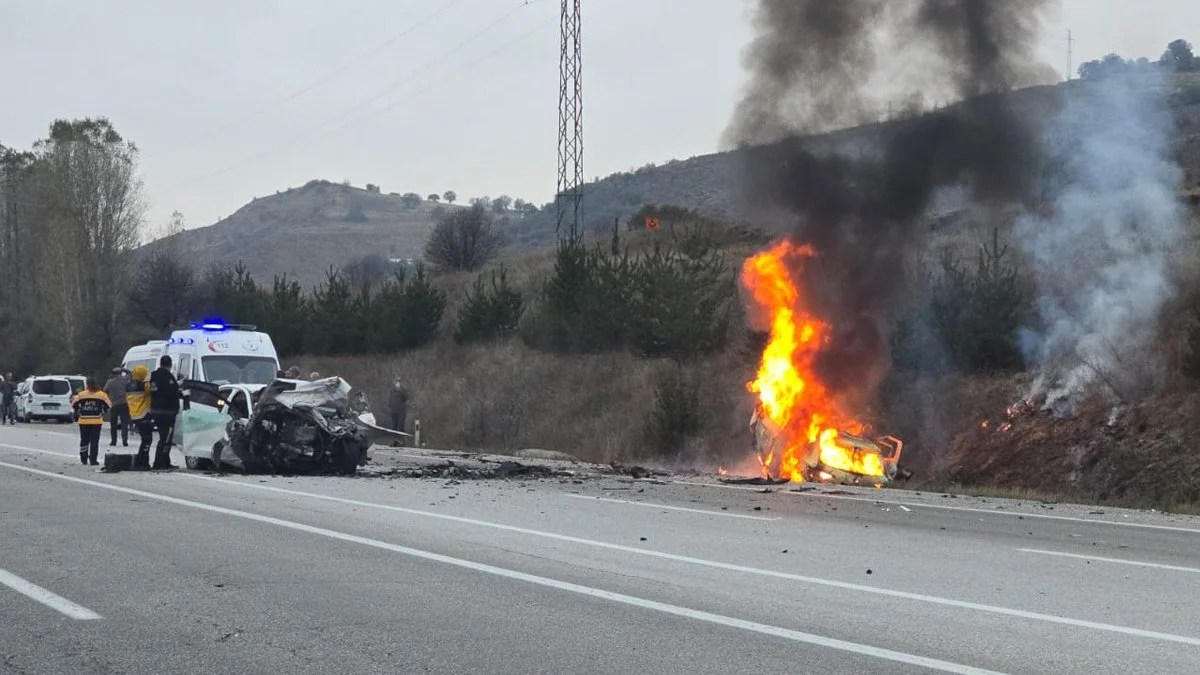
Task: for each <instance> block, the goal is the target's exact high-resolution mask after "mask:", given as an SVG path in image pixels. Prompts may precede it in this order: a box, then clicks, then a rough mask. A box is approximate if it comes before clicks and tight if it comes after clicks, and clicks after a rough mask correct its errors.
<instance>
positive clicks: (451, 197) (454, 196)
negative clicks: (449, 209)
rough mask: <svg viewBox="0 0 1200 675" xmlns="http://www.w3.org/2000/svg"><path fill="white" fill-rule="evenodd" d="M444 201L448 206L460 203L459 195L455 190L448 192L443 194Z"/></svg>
mask: <svg viewBox="0 0 1200 675" xmlns="http://www.w3.org/2000/svg"><path fill="white" fill-rule="evenodd" d="M442 199H445V200H446V202H447V203H448V204H453V203H454V202H456V201H458V193H457V192H455V191H454V190H446V191H445V192H444V193H442Z"/></svg>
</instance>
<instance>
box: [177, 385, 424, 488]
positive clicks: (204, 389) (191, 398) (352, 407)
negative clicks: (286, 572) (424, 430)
mask: <svg viewBox="0 0 1200 675" xmlns="http://www.w3.org/2000/svg"><path fill="white" fill-rule="evenodd" d="M185 392H186V395H187V398H186V401H187V404H186V405H187V408H186V410H185V412H184V413H183V415H181V420H180V423H181V426H183V427H184V430H185V433H184V447H183V452H184V456H185V457H186V458H187V464H188V467H189V468H208V467H216V468H222V467H230V468H234V469H239V470H242V471H246V472H251V473H265V472H272V473H332V474H353V473H355V471H356V470H357V468H358V467H359V466H361V465H362V464H364V463H366V460H367V451H368V450H369V449H370V447H371V446H372V445H373V444H374V443H375V442H376V441H377V440H379V439H381V438H385V437H392V438H403V437H407V436H408V434H405V433H403V432H399V431H392V430H390V429H384V428H382V427H379V426H377V425H376V424H375V417H374V415H373V414H371V412H370V410H369V408H368V405H367V402H366V397H365V396H363V395H361V394H355V393H354V392H353V390H352V389H351V387H350V384H349V383H347V382H346V381H345V380H343V379H341V378H338V377H331V378H326V379H322V380H316V381H312V382H307V381H302V380H275V381H274V382H272V383H271V384H268V385H266V386H265V387H262V386H260V387H256V388H248V387H246V386H238V385H232V386H228V385H227V386H225V387H219V386H216V385H212V384H209V383H204V382H193V381H189V382H186V383H185Z"/></svg>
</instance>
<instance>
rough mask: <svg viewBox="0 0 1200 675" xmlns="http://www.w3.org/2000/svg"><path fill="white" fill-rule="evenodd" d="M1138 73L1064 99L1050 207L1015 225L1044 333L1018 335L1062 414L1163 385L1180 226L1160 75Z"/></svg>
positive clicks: (1052, 147)
mask: <svg viewBox="0 0 1200 675" xmlns="http://www.w3.org/2000/svg"><path fill="white" fill-rule="evenodd" d="M1143 70H1144V71H1145V72H1139V73H1137V74H1134V75H1130V76H1126V77H1114V78H1111V79H1107V80H1103V81H1101V82H1097V83H1082V84H1080V85H1078V89H1076V90H1074V91H1072V92H1071V93H1070V94H1069V101H1068V103H1067V104H1066V105H1065V107H1064V109H1063V110H1062V112H1061V114H1060V115H1059V117H1058V119H1056V120H1055V122H1054V123H1053V124H1052V125H1051V127H1050V131H1049V133H1048V136H1047V139H1046V148H1047V154H1048V155H1049V157H1050V158H1051V159H1050V160H1049V162H1048V164H1047V166H1046V167H1043V170H1042V171H1041V172H1040V176H1041V177H1042V179H1043V182H1044V185H1043V188H1044V190H1045V191H1046V193H1047V196H1048V197H1049V199H1048V202H1049V208H1047V209H1045V210H1043V212H1042V213H1038V214H1030V215H1027V216H1025V217H1023V218H1022V219H1021V220H1020V221H1019V222H1018V224H1017V235H1018V238H1019V240H1020V241H1021V242H1022V245H1023V246H1024V248H1025V252H1026V253H1027V255H1028V257H1029V260H1030V263H1031V264H1032V266H1033V271H1034V274H1035V279H1036V283H1037V300H1036V303H1037V304H1036V307H1037V312H1038V315H1039V319H1040V325H1039V326H1038V327H1037V328H1028V329H1026V330H1025V331H1024V332H1023V336H1022V337H1023V346H1024V347H1025V348H1026V353H1027V356H1029V357H1030V359H1031V360H1032V361H1033V362H1034V363H1036V364H1038V365H1039V366H1040V367H1041V372H1042V375H1041V377H1039V378H1038V380H1037V382H1036V383H1035V385H1034V391H1033V392H1032V393H1033V394H1034V395H1035V396H1041V395H1043V394H1045V397H1046V398H1045V400H1046V404H1047V405H1048V406H1053V407H1055V408H1056V409H1057V410H1058V411H1059V412H1067V411H1068V410H1066V409H1064V408H1062V407H1061V406H1064V405H1065V406H1067V407H1068V408H1069V406H1071V405H1072V404H1073V402H1074V401H1075V400H1076V398H1077V395H1078V394H1079V393H1081V392H1082V391H1083V389H1084V388H1085V387H1088V386H1089V385H1092V384H1095V383H1099V384H1102V385H1103V386H1105V387H1107V388H1108V389H1109V390H1110V391H1111V392H1112V393H1114V394H1116V396H1117V397H1118V398H1124V399H1128V398H1129V397H1132V396H1136V395H1139V394H1140V393H1143V392H1144V391H1145V390H1146V389H1147V388H1149V387H1152V386H1154V385H1155V384H1156V383H1157V381H1156V380H1157V378H1158V377H1160V376H1161V366H1162V364H1161V362H1160V360H1159V359H1158V358H1157V357H1156V355H1155V353H1154V351H1153V345H1154V344H1155V341H1154V337H1155V335H1156V333H1157V328H1158V324H1159V318H1160V314H1161V312H1162V310H1163V307H1164V306H1165V304H1166V303H1167V302H1168V301H1169V300H1170V299H1171V297H1172V295H1173V294H1174V292H1175V289H1174V287H1173V284H1172V281H1171V278H1170V258H1171V255H1172V253H1173V252H1174V251H1177V250H1178V248H1179V246H1180V244H1181V243H1182V242H1183V238H1184V219H1183V211H1182V208H1181V206H1180V204H1179V201H1178V197H1177V194H1178V192H1177V189H1178V185H1179V181H1180V179H1181V172H1180V170H1179V167H1178V166H1177V165H1176V163H1175V161H1174V159H1173V157H1172V148H1171V140H1172V132H1173V123H1172V119H1171V116H1170V114H1169V112H1168V111H1167V109H1166V103H1165V100H1164V95H1163V91H1164V90H1163V87H1164V80H1165V78H1164V76H1163V75H1162V74H1160V73H1159V72H1158V71H1159V70H1160V69H1157V68H1147V69H1143Z"/></svg>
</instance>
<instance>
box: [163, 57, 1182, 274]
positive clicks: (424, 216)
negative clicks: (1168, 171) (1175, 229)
mask: <svg viewBox="0 0 1200 675" xmlns="http://www.w3.org/2000/svg"><path fill="white" fill-rule="evenodd" d="M1078 86H1084V83H1082V82H1080V81H1075V82H1071V83H1068V84H1065V85H1050V86H1042V87H1031V88H1028V89H1022V90H1018V91H1014V92H1009V93H1008V94H1004V96H1007V97H1010V99H1011V103H1012V104H1013V106H1014V107H1015V108H1017V109H1018V110H1019V111H1020V113H1019V114H1025V115H1044V114H1048V113H1049V112H1050V111H1051V110H1053V109H1054V108H1056V107H1057V105H1058V104H1059V103H1060V102H1061V96H1062V95H1063V94H1064V93H1066V92H1070V91H1071V88H1072V87H1078ZM1169 100H1170V103H1171V105H1172V111H1173V113H1174V115H1175V119H1176V134H1177V135H1176V153H1177V158H1178V160H1179V162H1180V164H1181V166H1182V168H1183V170H1184V185H1183V189H1184V191H1185V192H1186V193H1188V194H1189V195H1192V199H1193V203H1195V202H1196V201H1200V73H1197V74H1186V75H1182V74H1181V75H1180V76H1179V77H1178V78H1177V79H1176V82H1175V85H1174V91H1173V92H1172V93H1171V95H1170V98H1169ZM905 123H906V121H905V120H897V121H891V122H882V123H878V124H869V125H865V126H861V127H855V128H851V129H844V130H840V131H835V132H831V133H828V134H823V135H819V136H813V137H811V138H809V139H808V142H809V143H810V144H811V146H812V147H813V148H814V149H826V150H831V149H842V150H847V149H849V150H854V149H855V148H859V147H867V146H868V145H869V144H872V143H877V142H879V141H880V140H881V139H883V138H885V137H886V136H887V135H888V134H889V133H891V130H892V129H893V128H894V126H895V125H898V124H905ZM744 175H745V172H744V171H742V164H741V155H740V153H739V151H737V150H733V151H728V152H717V153H711V154H706V155H700V156H696V157H692V158H690V159H686V160H672V161H669V162H667V163H665V164H661V165H653V164H649V165H646V166H644V167H642V168H641V169H637V170H635V171H630V172H620V173H615V174H612V175H610V176H608V177H607V178H604V179H601V180H597V181H594V182H592V183H588V184H587V185H586V186H584V204H583V210H584V227H585V228H586V229H587V230H589V231H607V230H608V228H610V227H611V226H612V223H613V220H614V219H617V220H622V221H623V220H625V219H627V218H629V216H631V215H632V214H634V213H636V212H637V211H638V210H639V209H640V208H641V207H642V206H644V205H647V204H670V205H677V206H682V207H686V208H689V209H693V210H695V211H698V212H700V213H702V214H704V215H708V216H714V217H719V218H732V219H750V220H753V221H754V224H755V225H756V226H761V227H764V228H765V229H768V230H770V229H773V228H774V227H778V226H782V225H783V224H784V223H785V219H780V218H779V216H780V214H777V213H775V214H772V213H769V212H764V211H763V210H762V208H761V206H760V205H756V204H746V203H742V202H741V201H740V200H739V197H738V195H740V194H742V193H743V190H741V187H742V186H741V184H740V181H741V180H743V178H742V177H743V176H744ZM438 208H461V205H457V206H453V207H451V206H448V205H446V204H438V203H436V202H430V201H425V200H422V201H421V202H420V203H419V204H417V205H412V204H406V202H405V200H404V199H403V198H402V197H401V196H400V195H397V194H394V193H393V194H381V193H379V192H377V191H367V190H364V189H360V188H356V187H351V186H349V185H343V184H337V183H331V182H328V181H323V180H315V181H311V182H309V183H307V184H306V185H304V186H303V187H299V188H291V189H288V190H286V191H284V192H280V193H278V194H275V195H271V196H268V197H262V198H259V199H255V200H254V201H252V202H250V203H249V204H247V205H245V206H243V207H242V208H241V209H239V210H238V211H237V212H236V213H234V214H233V215H231V216H229V217H228V218H224V219H222V220H221V221H220V222H218V223H216V224H214V225H210V226H208V227H202V228H198V229H194V230H188V231H186V232H183V233H181V234H178V235H174V236H172V237H166V238H164V239H161V240H158V241H155V242H153V243H151V244H148V245H147V248H148V249H151V250H152V249H153V247H155V246H162V245H167V244H171V245H174V246H177V247H178V250H179V251H180V252H181V253H182V254H183V255H184V256H185V257H186V259H187V260H189V261H192V263H193V264H195V265H197V266H198V267H201V268H203V267H207V266H209V265H212V264H234V263H236V262H238V261H242V262H243V263H245V264H246V266H247V268H248V269H249V271H250V273H251V274H252V275H254V277H255V278H256V279H258V280H259V281H260V282H263V283H269V282H270V281H271V279H272V278H273V277H274V276H275V275H277V274H287V275H288V276H289V277H292V278H295V279H298V280H299V281H300V282H301V283H302V284H303V285H304V286H305V287H311V286H312V285H315V284H317V283H319V282H320V281H322V280H323V279H324V278H325V273H326V271H327V270H328V269H329V267H330V266H335V267H340V266H342V265H343V264H345V263H346V262H348V261H350V260H352V259H355V258H360V257H362V256H364V255H368V254H376V255H382V256H384V257H392V258H419V257H420V256H421V253H422V251H423V249H424V245H425V241H426V239H427V238H428V235H429V232H430V230H431V229H432V227H433V222H434V220H435V218H436V209H438ZM555 225H556V215H555V210H554V208H553V206H551V207H550V208H545V209H543V210H542V211H540V212H538V213H533V214H530V215H527V216H524V217H520V216H514V217H512V218H510V219H509V220H508V221H507V222H505V223H503V230H504V231H505V233H506V235H507V239H508V242H509V244H510V245H511V246H513V247H517V248H531V247H539V246H546V245H550V244H553V243H554V241H555V240H556V237H557V235H556V233H555Z"/></svg>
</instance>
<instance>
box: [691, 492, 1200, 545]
mask: <svg viewBox="0 0 1200 675" xmlns="http://www.w3.org/2000/svg"><path fill="white" fill-rule="evenodd" d="M671 482H672V483H674V484H676V485H694V486H697V487H715V488H724V489H727V490H743V491H747V492H748V491H751V490H753V489H754V488H744V487H741V486H737V485H716V484H713V483H700V482H694V481H688V480H675V481H671ZM786 494H792V495H798V496H800V497H809V498H811V499H844V500H847V501H852V502H869V503H872V504H874V503H882V504H893V505H895V506H911V507H913V508H925V509H941V510H943V511H965V512H967V513H986V514H988V515H993V516H1009V517H1016V516H1023V517H1025V518H1041V519H1043V520H1064V521H1067V522H1072V523H1087V524H1089V525H1114V526H1117V527H1140V528H1144V529H1147V530H1167V531H1169V532H1189V533H1191V534H1200V529H1196V528H1191V527H1178V526H1175V525H1152V524H1150V523H1123V522H1121V521H1118V520H1099V519H1095V520H1093V519H1091V518H1076V517H1073V516H1052V515H1050V514H1047V513H1026V512H1023V511H1000V510H998V509H976V508H971V507H969V506H950V505H948V504H928V503H923V502H900V501H895V500H891V499H880V498H878V497H854V496H851V495H831V494H829V493H827V492H792V491H786Z"/></svg>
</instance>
